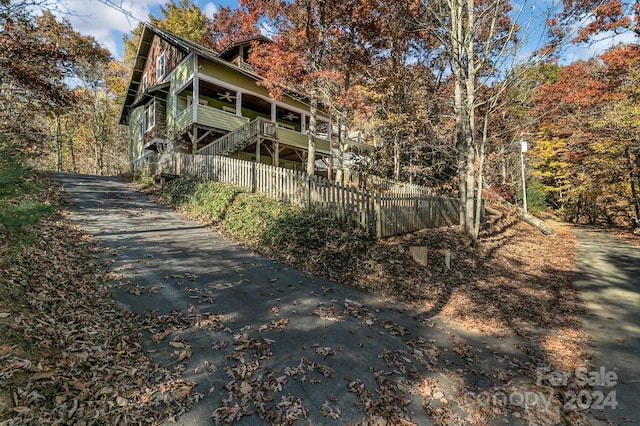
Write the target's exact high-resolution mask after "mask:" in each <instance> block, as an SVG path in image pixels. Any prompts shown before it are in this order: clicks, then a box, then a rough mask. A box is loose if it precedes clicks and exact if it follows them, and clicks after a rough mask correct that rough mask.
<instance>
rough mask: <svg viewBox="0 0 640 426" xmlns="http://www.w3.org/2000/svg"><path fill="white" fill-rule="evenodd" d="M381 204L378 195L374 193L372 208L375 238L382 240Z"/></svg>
mask: <svg viewBox="0 0 640 426" xmlns="http://www.w3.org/2000/svg"><path fill="white" fill-rule="evenodd" d="M380 204H381V199H380V193H379V192H376V193H375V206H374V213H375V214H374V217H375V221H376V237H377V238H382V206H381V205H380Z"/></svg>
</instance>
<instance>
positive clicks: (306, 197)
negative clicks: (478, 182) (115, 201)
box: [138, 153, 459, 238]
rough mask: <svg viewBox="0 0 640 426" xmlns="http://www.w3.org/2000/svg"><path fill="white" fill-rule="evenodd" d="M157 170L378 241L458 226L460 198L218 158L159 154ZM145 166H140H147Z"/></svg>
mask: <svg viewBox="0 0 640 426" xmlns="http://www.w3.org/2000/svg"><path fill="white" fill-rule="evenodd" d="M146 164H147V165H149V166H150V168H151V172H152V173H154V174H155V175H158V174H163V173H164V174H171V175H178V176H183V177H197V178H200V179H205V180H213V181H220V182H224V183H229V184H233V185H237V186H240V187H243V188H246V189H248V190H250V191H253V192H259V193H262V194H265V195H267V196H270V197H273V198H277V199H279V200H282V201H285V202H288V203H292V204H297V205H301V206H305V207H307V208H308V209H310V210H313V211H317V212H321V213H322V214H326V215H328V216H329V217H332V218H335V219H337V220H340V221H346V222H352V223H354V224H357V225H358V226H360V227H362V228H363V229H365V230H367V231H368V232H369V233H370V234H371V235H375V236H376V237H378V238H382V237H388V236H391V235H399V234H404V233H409V232H413V231H417V230H418V229H422V228H435V227H441V226H449V225H455V224H458V220H459V217H458V205H459V204H458V199H456V198H449V197H442V196H436V195H419V196H417V195H410V194H402V193H382V192H374V191H368V190H364V189H359V188H356V187H352V186H345V185H342V184H340V183H335V182H331V181H330V180H328V179H326V178H324V177H321V176H309V175H307V174H306V173H304V172H300V171H295V170H289V169H284V168H280V167H274V166H271V165H268V164H259V163H255V162H251V161H243V160H238V159H234V158H229V157H222V156H214V155H191V154H182V153H167V154H154V155H152V156H150V157H148V158H147V159H146ZM141 165H142V164H138V166H141Z"/></svg>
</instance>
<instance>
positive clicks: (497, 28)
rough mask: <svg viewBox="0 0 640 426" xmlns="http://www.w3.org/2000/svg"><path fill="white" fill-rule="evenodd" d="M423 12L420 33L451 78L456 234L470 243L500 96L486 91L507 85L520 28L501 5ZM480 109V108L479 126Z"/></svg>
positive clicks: (494, 0) (452, 4)
mask: <svg viewBox="0 0 640 426" xmlns="http://www.w3.org/2000/svg"><path fill="white" fill-rule="evenodd" d="M424 6H425V9H426V13H425V27H426V29H428V30H431V31H432V33H433V35H434V37H437V38H438V39H439V41H440V45H441V46H442V48H443V50H444V57H445V58H446V62H447V65H448V67H449V71H450V73H451V79H452V92H453V93H452V109H453V115H454V117H455V146H456V151H457V157H458V158H457V169H458V193H459V198H460V228H461V230H462V231H463V232H464V233H465V234H467V235H468V236H469V237H470V238H472V239H473V240H474V241H475V240H476V239H477V237H478V233H479V224H480V217H479V215H478V211H479V204H480V200H479V198H480V197H481V193H482V191H481V189H482V184H483V176H484V175H483V167H484V152H485V144H486V140H487V129H488V126H489V123H490V118H491V113H492V111H493V109H494V108H495V106H496V104H497V99H499V96H500V95H501V94H502V93H503V91H504V86H502V87H494V88H492V89H489V85H490V84H491V82H492V81H495V80H497V81H509V80H508V79H507V78H505V75H504V73H505V72H506V73H507V74H509V73H510V71H511V70H513V69H514V68H513V67H514V64H513V63H511V64H510V63H509V60H513V58H514V57H515V55H514V49H516V50H517V49H518V47H519V42H518V38H517V35H518V34H517V33H518V30H519V28H520V27H519V26H518V25H517V24H516V23H515V22H514V21H513V20H512V19H511V17H512V16H513V15H514V13H513V11H512V5H511V2H509V1H506V0H483V1H476V2H473V1H467V0H446V1H435V2H431V1H430V2H424ZM523 7H524V6H523ZM521 10H522V9H521ZM517 15H518V13H516V16H517ZM480 107H483V108H484V115H483V117H482V120H481V121H479V119H480V118H481V117H479V112H480ZM476 198H478V200H477V202H476Z"/></svg>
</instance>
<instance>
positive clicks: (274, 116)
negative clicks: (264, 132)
mask: <svg viewBox="0 0 640 426" xmlns="http://www.w3.org/2000/svg"><path fill="white" fill-rule="evenodd" d="M277 120H278V114H277V113H276V104H275V102H273V103H271V121H273V122H274V123H275V122H276V121H277Z"/></svg>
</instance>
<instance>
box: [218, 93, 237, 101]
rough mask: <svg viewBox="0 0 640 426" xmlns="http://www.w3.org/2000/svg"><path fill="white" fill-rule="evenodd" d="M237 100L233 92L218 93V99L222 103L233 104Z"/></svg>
mask: <svg viewBox="0 0 640 426" xmlns="http://www.w3.org/2000/svg"><path fill="white" fill-rule="evenodd" d="M235 98H236V97H235V95H232V94H231V92H224V93H218V99H220V100H222V101H227V102H230V103H233V101H234V99H235Z"/></svg>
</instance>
